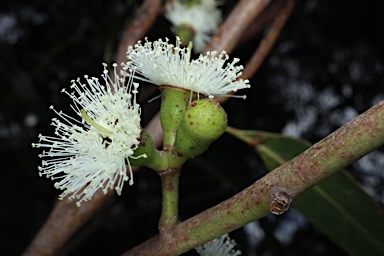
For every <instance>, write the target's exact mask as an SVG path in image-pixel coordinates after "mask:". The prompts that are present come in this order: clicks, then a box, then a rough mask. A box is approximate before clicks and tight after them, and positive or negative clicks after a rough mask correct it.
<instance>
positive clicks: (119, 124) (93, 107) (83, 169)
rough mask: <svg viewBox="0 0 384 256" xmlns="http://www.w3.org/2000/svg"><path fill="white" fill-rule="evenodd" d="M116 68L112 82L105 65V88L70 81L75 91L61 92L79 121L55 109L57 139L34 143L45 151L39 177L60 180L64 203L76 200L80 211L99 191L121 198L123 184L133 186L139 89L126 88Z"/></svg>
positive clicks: (133, 85)
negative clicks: (127, 182)
mask: <svg viewBox="0 0 384 256" xmlns="http://www.w3.org/2000/svg"><path fill="white" fill-rule="evenodd" d="M114 69H115V73H114V76H115V78H114V80H112V79H111V78H110V77H109V75H108V70H107V67H106V64H104V74H103V75H102V77H103V79H104V83H103V84H101V83H100V82H99V80H98V79H97V78H94V77H92V78H90V77H88V76H85V79H86V81H87V84H82V83H81V82H80V79H77V80H76V81H72V85H71V89H73V92H71V93H68V92H67V91H66V90H65V89H63V90H62V92H64V93H66V94H67V95H68V96H69V97H70V98H71V99H72V100H73V102H74V104H73V105H71V107H72V109H73V110H74V111H75V112H76V114H77V115H78V116H80V117H81V121H79V120H77V119H76V118H73V117H71V116H69V115H67V114H65V113H63V112H62V111H56V110H55V109H54V108H53V106H52V107H51V109H53V110H54V111H55V113H56V114H57V115H58V116H59V117H60V119H58V118H53V119H52V125H53V126H54V127H55V135H56V136H53V137H51V136H43V135H41V134H40V135H39V140H40V141H39V143H34V144H32V146H33V147H36V148H46V149H47V151H45V150H44V151H43V153H42V154H40V155H39V157H40V158H43V159H44V160H43V161H42V165H41V166H40V167H39V171H40V173H39V174H40V176H41V175H44V176H46V177H48V178H51V179H52V180H57V179H59V181H58V182H56V183H55V187H56V188H58V189H61V190H64V192H63V193H62V194H61V195H60V199H63V198H64V197H66V196H67V195H69V194H70V197H69V198H70V199H77V200H78V202H77V205H78V206H80V204H81V202H82V201H87V200H90V199H91V198H92V196H93V194H94V193H95V192H96V191H97V190H98V189H102V190H103V192H104V193H107V189H108V188H111V189H112V188H115V190H116V191H117V193H118V194H120V193H121V190H122V188H123V184H124V182H126V181H128V180H129V184H130V185H132V184H133V180H132V169H131V166H130V163H129V158H132V157H133V154H134V150H135V149H136V148H137V147H138V144H139V141H138V139H139V138H140V132H141V126H140V106H139V105H138V104H137V103H136V94H137V92H138V91H137V88H138V84H137V83H133V82H132V79H131V80H130V81H129V82H128V85H127V86H122V83H123V82H124V81H123V80H121V79H120V78H119V77H118V76H117V74H116V64H115V65H114ZM141 157H145V155H141ZM45 159H46V160H45ZM126 166H128V169H129V172H130V176H128V175H127V167H126Z"/></svg>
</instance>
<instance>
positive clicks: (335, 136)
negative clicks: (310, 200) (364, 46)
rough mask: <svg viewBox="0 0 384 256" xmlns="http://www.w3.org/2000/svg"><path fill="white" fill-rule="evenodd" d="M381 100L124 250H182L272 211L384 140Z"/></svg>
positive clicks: (166, 252) (283, 207)
mask: <svg viewBox="0 0 384 256" xmlns="http://www.w3.org/2000/svg"><path fill="white" fill-rule="evenodd" d="M383 120H384V101H383V102H380V103H379V104H377V105H376V106H374V107H372V108H371V109H369V110H368V111H366V112H365V113H363V114H361V115H359V116H358V117H356V118H355V119H353V120H352V121H350V122H348V123H347V124H345V125H344V126H342V127H341V128H339V129H338V130H336V131H335V132H333V133H332V134H330V135H329V136H327V137H326V138H324V139H323V140H321V141H320V142H318V143H316V144H315V145H313V146H312V147H310V148H309V149H308V150H306V151H304V152H303V153H302V154H300V155H299V156H297V157H295V158H294V159H292V160H290V161H288V162H286V163H285V164H283V165H281V166H280V167H278V168H276V169H275V170H273V171H272V172H269V173H268V174H266V175H265V176H264V177H263V178H261V179H259V180H257V181H256V182H255V183H254V184H252V185H251V186H250V187H248V188H246V189H244V190H243V191H242V192H240V193H238V194H236V195H235V196H233V197H232V198H230V199H228V200H226V201H224V202H222V203H220V204H219V205H216V206H214V207H212V208H210V209H208V210H206V211H204V212H202V213H200V214H198V215H196V216H194V217H192V218H190V219H188V220H186V221H184V222H182V223H180V224H178V225H177V226H176V227H175V228H174V229H173V231H172V232H171V233H170V234H168V236H167V240H164V239H159V236H156V237H153V238H151V239H150V240H148V241H146V242H145V243H143V244H141V245H139V246H137V247H135V248H133V249H132V250H130V251H128V252H126V253H125V254H124V255H141V256H144V255H180V254H181V253H184V252H186V251H188V250H190V249H192V248H195V247H197V246H199V245H201V244H204V243H206V242H208V241H210V240H212V239H214V238H216V237H219V236H221V235H223V234H226V233H228V232H230V231H232V230H234V229H237V228H240V227H242V226H244V225H246V224H247V223H249V222H252V221H255V220H257V219H260V218H262V217H265V216H266V215H268V214H270V213H271V212H275V213H277V214H281V213H282V212H283V211H286V210H287V209H288V207H289V203H290V202H291V200H292V199H294V198H296V197H297V196H299V195H300V194H301V193H303V192H304V191H306V190H307V189H309V188H311V187H312V186H314V185H316V184H317V183H318V182H320V181H321V180H323V179H325V178H327V177H329V176H330V175H332V174H334V173H335V172H338V171H340V170H342V169H344V168H345V167H346V166H348V165H349V164H351V163H353V162H355V161H356V160H358V159H360V158H361V157H363V156H364V155H366V154H368V153H370V152H372V151H373V150H375V149H377V148H378V147H380V146H382V145H383V144H384V121H383Z"/></svg>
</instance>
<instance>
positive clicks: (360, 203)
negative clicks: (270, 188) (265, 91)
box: [227, 128, 384, 255]
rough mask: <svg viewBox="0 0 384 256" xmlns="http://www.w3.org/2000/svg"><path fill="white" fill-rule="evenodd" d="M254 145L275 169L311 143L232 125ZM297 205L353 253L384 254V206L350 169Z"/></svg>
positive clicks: (230, 130)
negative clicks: (370, 193) (370, 194)
mask: <svg viewBox="0 0 384 256" xmlns="http://www.w3.org/2000/svg"><path fill="white" fill-rule="evenodd" d="M227 132H228V133H230V134H232V135H234V136H235V137H237V138H239V139H241V140H243V141H245V142H246V143H248V145H250V146H254V147H255V149H256V150H257V152H258V153H259V154H260V156H261V158H262V159H263V161H264V163H265V165H266V166H267V168H268V169H269V170H270V171H271V170H273V169H275V168H276V167H278V166H280V165H282V164H283V163H284V162H286V161H288V160H290V159H292V158H294V157H295V156H297V155H298V154H300V153H301V152H303V151H304V150H306V149H307V148H309V147H310V146H311V144H310V143H309V142H307V141H304V140H300V139H295V138H292V137H287V136H283V135H281V134H274V133H267V132H261V131H242V130H238V129H234V128H228V129H227ZM293 207H294V208H295V209H296V210H297V211H299V212H300V213H302V214H303V215H304V216H305V217H306V218H307V219H308V220H309V221H310V222H312V224H313V225H314V226H316V227H317V228H318V229H319V230H321V231H322V232H323V233H324V234H325V235H326V236H327V237H328V238H329V239H331V240H332V241H333V242H334V243H335V244H337V245H338V246H339V247H340V248H342V249H343V250H344V251H345V252H347V253H348V254H350V255H384V242H383V241H384V208H383V207H381V206H380V205H379V204H378V203H377V202H376V201H375V200H373V198H372V197H371V196H369V195H368V194H367V193H366V192H365V191H364V190H363V189H362V187H361V186H360V184H359V183H358V182H357V181H356V180H355V179H354V177H353V176H352V175H350V174H349V173H348V172H346V171H341V172H338V173H336V174H334V175H332V176H331V177H329V178H328V179H325V180H323V181H321V182H320V183H318V185H317V186H315V187H313V188H311V189H309V190H308V191H306V192H305V193H303V194H302V195H301V196H300V197H298V198H296V199H295V200H294V201H293Z"/></svg>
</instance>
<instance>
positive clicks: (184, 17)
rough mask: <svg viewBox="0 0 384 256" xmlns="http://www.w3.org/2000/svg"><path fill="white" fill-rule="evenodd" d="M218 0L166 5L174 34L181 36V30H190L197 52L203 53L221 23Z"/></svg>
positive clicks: (180, 2)
mask: <svg viewBox="0 0 384 256" xmlns="http://www.w3.org/2000/svg"><path fill="white" fill-rule="evenodd" d="M217 5H218V4H217V1H216V0H204V1H203V0H201V1H189V2H188V1H180V0H174V1H170V2H168V4H167V5H166V13H165V17H166V18H167V19H168V20H169V21H170V22H171V23H172V25H173V30H174V32H175V33H176V34H177V35H178V36H181V35H180V34H179V33H178V31H180V28H184V29H187V30H190V32H191V33H190V34H191V35H192V37H193V43H194V45H195V47H194V50H195V52H202V51H203V50H204V48H205V46H206V45H207V43H208V41H209V40H210V37H211V34H213V33H214V32H215V30H216V29H217V27H218V26H219V24H220V21H221V11H220V9H218V8H217Z"/></svg>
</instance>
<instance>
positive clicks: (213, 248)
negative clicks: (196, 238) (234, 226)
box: [196, 234, 241, 256]
mask: <svg viewBox="0 0 384 256" xmlns="http://www.w3.org/2000/svg"><path fill="white" fill-rule="evenodd" d="M235 246H236V242H235V240H233V239H231V238H230V237H229V236H228V234H225V235H223V236H221V237H219V238H216V239H214V240H212V241H211V242H208V243H206V244H203V245H202V246H199V247H197V248H196V251H197V252H198V253H199V254H200V255H201V256H238V255H241V251H239V250H235V249H234V248H235Z"/></svg>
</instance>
